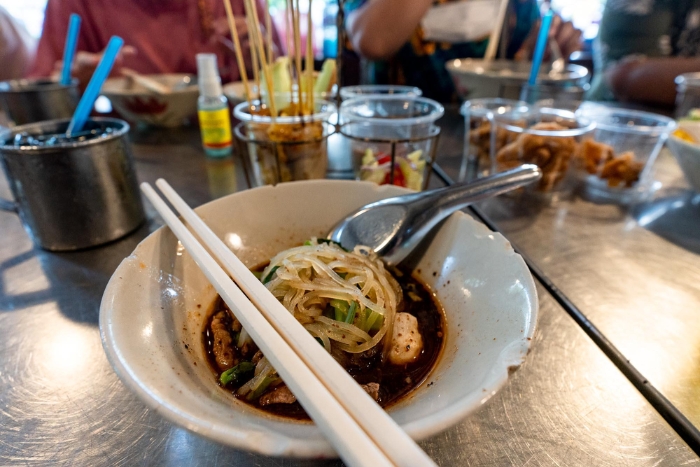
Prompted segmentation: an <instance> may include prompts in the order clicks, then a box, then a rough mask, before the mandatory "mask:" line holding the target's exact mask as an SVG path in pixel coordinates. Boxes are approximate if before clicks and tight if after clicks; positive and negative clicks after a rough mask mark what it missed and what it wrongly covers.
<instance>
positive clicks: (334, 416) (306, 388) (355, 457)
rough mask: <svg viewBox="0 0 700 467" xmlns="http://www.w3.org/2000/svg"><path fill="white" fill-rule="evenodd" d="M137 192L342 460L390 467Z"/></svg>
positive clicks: (219, 274)
mask: <svg viewBox="0 0 700 467" xmlns="http://www.w3.org/2000/svg"><path fill="white" fill-rule="evenodd" d="M141 190H142V191H143V192H144V194H145V195H146V197H147V198H148V200H149V201H150V202H151V203H152V204H153V206H154V207H155V209H156V210H157V211H158V213H159V214H160V215H161V217H162V218H163V220H164V221H165V223H166V224H168V227H170V230H172V232H173V233H174V234H175V236H176V237H177V238H178V239H179V240H180V242H182V245H183V246H184V247H185V249H186V250H187V251H188V252H189V253H190V255H191V256H192V258H193V259H194V261H195V262H196V263H197V265H198V266H199V268H200V269H201V270H202V272H203V273H204V275H205V276H206V278H207V279H208V280H209V282H210V283H211V284H212V285H213V286H214V288H215V289H216V291H217V292H218V293H219V295H221V297H222V298H223V300H224V302H226V304H227V305H228V306H229V307H230V308H231V311H233V313H234V314H235V315H236V318H238V320H239V321H240V322H241V324H242V325H243V326H244V327H246V329H247V330H248V332H249V334H250V336H251V337H252V338H253V340H254V341H255V343H256V344H257V345H258V347H259V348H260V349H261V350H262V352H263V353H264V354H265V357H267V359H268V360H269V361H270V363H271V364H272V365H273V366H274V368H275V370H277V372H278V373H279V375H280V376H281V377H282V379H283V380H284V382H285V383H286V384H287V386H289V388H290V389H291V391H292V392H293V393H294V395H295V396H296V397H297V399H298V400H299V403H300V404H301V405H302V407H304V410H306V411H307V413H308V414H309V416H310V417H311V418H312V419H313V420H314V422H316V423H317V424H318V426H319V427H320V428H321V431H322V432H323V433H324V434H325V436H326V437H327V438H328V441H330V442H331V444H332V445H333V447H334V448H335V449H336V450H337V451H338V454H339V455H340V457H341V458H342V459H343V461H345V462H346V463H347V464H348V465H351V466H375V465H376V466H394V465H395V464H394V463H392V462H391V461H390V460H389V459H388V458H387V456H386V455H385V454H384V452H383V451H382V450H381V449H380V448H379V446H378V445H377V443H376V441H375V440H373V439H372V438H370V437H369V436H368V435H367V433H366V432H365V431H364V430H363V429H362V428H360V426H359V425H358V424H357V423H356V422H355V420H354V419H353V418H352V417H351V416H350V415H349V414H348V413H347V412H346V411H345V409H344V408H343V406H342V405H341V404H340V403H339V402H338V401H337V400H336V399H335V398H334V397H333V395H332V394H331V393H330V392H329V391H328V390H327V389H326V387H325V386H324V384H323V383H322V382H321V381H320V380H319V379H318V378H317V377H316V375H315V374H314V373H313V372H312V371H311V370H310V369H309V367H308V366H307V365H306V364H305V363H304V362H303V361H302V360H301V359H300V358H299V356H298V355H297V354H296V352H295V351H294V350H292V348H291V347H290V346H289V344H287V342H285V340H284V339H282V337H281V336H280V335H279V334H278V333H277V332H276V331H275V330H274V328H273V327H272V326H271V325H270V323H269V322H268V321H267V320H266V319H265V318H264V317H263V315H262V314H260V313H259V312H258V310H257V309H256V308H255V306H254V305H253V304H252V303H251V302H250V301H249V300H248V299H247V298H246V296H245V295H244V294H243V292H241V290H240V289H239V288H238V287H237V286H236V285H235V284H234V283H233V281H231V279H230V278H229V276H228V275H227V274H226V272H225V271H224V270H223V269H221V266H219V264H218V263H217V262H216V260H214V258H212V257H211V255H210V254H209V253H208V252H207V251H206V249H205V248H204V247H203V246H202V245H201V244H200V243H199V242H198V241H197V239H196V238H195V237H194V235H192V233H190V231H189V230H188V229H187V227H185V225H184V224H183V223H182V221H180V219H178V218H177V216H176V215H175V214H174V213H173V212H172V211H171V210H170V208H169V207H168V206H167V205H166V204H165V202H164V201H163V200H162V199H161V198H160V196H158V194H157V193H156V192H155V190H154V189H153V187H151V186H150V185H149V184H147V183H143V184H142V185H141ZM316 345H318V344H316ZM404 465H408V464H404ZM414 465H415V464H414Z"/></svg>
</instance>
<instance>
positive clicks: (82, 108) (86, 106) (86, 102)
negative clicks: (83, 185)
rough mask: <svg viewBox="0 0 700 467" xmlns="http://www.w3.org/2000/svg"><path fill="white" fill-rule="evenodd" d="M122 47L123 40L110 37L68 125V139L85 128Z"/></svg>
mask: <svg viewBox="0 0 700 467" xmlns="http://www.w3.org/2000/svg"><path fill="white" fill-rule="evenodd" d="M122 45H124V39H122V38H121V37H119V36H112V38H111V39H110V40H109V43H108V44H107V48H106V49H105V51H104V54H102V59H100V63H99V64H98V65H97V69H95V72H94V73H93V74H92V78H90V82H89V83H88V85H87V88H86V89H85V92H84V93H83V97H81V98H80V102H78V107H77V108H76V109H75V112H74V113H73V118H72V119H71V121H70V124H69V125H68V130H66V136H68V137H69V138H70V136H71V134H73V133H77V132H79V131H80V130H82V129H83V126H85V122H87V120H88V117H89V116H90V111H91V110H92V106H93V105H95V100H96V99H97V96H99V95H100V89H102V85H103V84H104V82H105V80H106V79H107V76H109V72H110V71H112V66H113V65H114V61H115V60H116V59H117V55H118V54H119V50H121V48H122Z"/></svg>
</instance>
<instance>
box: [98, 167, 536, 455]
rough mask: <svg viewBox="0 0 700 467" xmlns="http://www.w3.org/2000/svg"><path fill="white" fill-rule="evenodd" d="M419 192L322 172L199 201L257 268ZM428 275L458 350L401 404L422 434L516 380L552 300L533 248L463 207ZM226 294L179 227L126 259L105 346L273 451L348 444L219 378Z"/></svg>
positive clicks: (213, 426) (152, 386)
mask: <svg viewBox="0 0 700 467" xmlns="http://www.w3.org/2000/svg"><path fill="white" fill-rule="evenodd" d="M407 192H408V191H407V190H405V189H401V188H398V187H393V186H377V185H374V184H371V183H366V182H355V181H331V180H314V181H306V182H294V183H287V184H280V185H277V186H265V187H261V188H256V189H253V190H247V191H242V192H239V193H236V194H233V195H230V196H228V197H225V198H220V199H218V200H216V201H213V202H211V203H208V204H206V205H204V206H201V207H199V208H198V209H197V212H198V213H199V214H200V215H201V216H202V218H203V219H204V220H205V221H206V222H207V223H208V224H209V225H210V226H211V228H212V229H213V230H214V232H216V233H217V234H218V235H219V236H220V237H221V238H223V239H224V240H225V242H226V243H227V244H228V245H229V246H230V247H231V248H232V249H233V250H234V251H235V253H236V254H237V255H238V256H239V257H240V258H241V259H242V260H243V262H244V263H245V264H246V265H249V266H253V265H257V264H260V263H261V262H263V261H266V260H267V259H269V258H270V257H271V256H272V255H274V254H275V253H277V252H279V251H281V250H283V249H286V248H289V247H292V246H295V245H299V244H301V243H302V242H303V241H304V240H306V239H308V238H309V237H311V236H319V235H323V234H325V233H326V232H327V231H328V230H329V229H330V228H331V227H332V226H333V225H334V224H335V223H336V222H337V221H338V220H339V219H340V218H341V217H342V216H344V215H346V214H348V213H350V212H351V211H353V210H355V209H357V208H358V207H360V206H362V205H364V204H366V203H369V202H371V201H375V200H378V199H381V198H385V197H388V196H394V195H397V194H402V193H407ZM339 194H342V195H339ZM320 200H323V201H320ZM416 273H417V274H418V275H419V276H420V277H421V278H422V279H423V280H424V281H425V282H426V283H427V284H428V285H429V286H430V287H432V288H433V290H434V291H435V292H436V294H437V296H438V298H439V300H440V302H441V303H442V305H443V306H444V308H445V312H446V321H447V323H446V340H445V348H444V349H443V352H442V355H441V357H440V358H439V361H438V363H437V366H436V368H435V369H434V370H433V372H432V373H431V374H430V375H429V376H428V378H427V380H426V381H425V382H424V383H423V384H422V385H421V386H420V387H418V388H417V389H416V390H415V391H414V392H413V393H412V394H411V395H410V396H409V397H407V398H405V399H403V400H401V401H400V402H399V403H398V404H396V405H394V406H393V407H391V408H390V410H389V413H390V414H391V416H392V417H393V418H394V419H395V420H396V421H397V422H398V423H400V424H401V426H403V428H404V429H405V430H406V431H407V432H408V433H409V434H410V435H411V436H412V437H413V438H415V439H422V438H425V437H427V436H430V435H433V434H435V433H438V432H439V431H441V430H444V429H446V428H448V427H450V426H452V425H454V424H455V423H457V422H458V421H460V420H461V419H463V418H464V417H465V416H467V415H468V414H469V413H471V412H473V411H474V410H476V409H477V408H478V407H480V406H481V405H482V404H484V403H485V402H486V401H487V400H488V399H489V398H490V397H491V396H493V395H494V394H495V393H496V391H498V389H499V388H501V387H502V386H503V385H504V384H505V383H506V380H507V379H508V375H509V374H510V373H511V372H512V371H514V370H515V369H517V368H518V367H519V366H520V365H521V364H522V363H523V361H524V359H525V356H526V355H527V353H528V349H529V346H530V340H531V338H532V335H533V332H534V329H535V322H536V318H537V307H538V305H537V294H536V291H535V285H534V283H533V280H532V277H531V276H530V274H529V272H528V270H527V267H526V266H525V263H524V262H523V260H522V258H521V257H520V256H518V255H517V254H515V253H514V252H513V249H512V248H511V246H510V244H509V243H508V242H507V241H506V240H505V239H504V238H503V237H502V236H500V235H498V234H494V233H492V232H491V231H489V230H488V229H487V228H486V227H484V226H483V225H481V224H479V223H477V222H476V221H474V220H472V219H471V218H470V217H468V216H466V215H464V214H462V213H457V214H455V215H453V216H452V217H451V218H450V219H449V220H448V221H447V222H446V223H445V224H444V225H443V227H442V229H441V230H440V232H439V233H438V234H437V236H436V238H435V239H434V241H433V242H432V246H431V247H430V248H429V249H428V251H427V252H426V254H425V255H424V257H423V259H422V260H421V261H420V263H419V265H418V266H417V268H416ZM215 297H216V293H215V291H214V290H213V288H212V287H211V285H209V284H208V283H207V281H206V280H205V278H204V276H203V274H202V273H201V272H200V271H199V269H198V268H197V266H196V265H195V264H194V263H193V261H192V259H191V258H190V256H189V255H188V254H187V252H185V251H183V249H182V248H181V247H178V242H177V240H176V239H175V237H174V236H173V234H172V233H171V232H170V230H169V229H167V228H161V229H159V230H157V231H156V232H154V233H153V234H151V235H150V236H148V237H147V238H146V239H145V240H144V241H143V242H141V244H139V246H138V247H137V248H136V250H135V251H134V253H133V254H132V255H131V256H129V257H128V258H126V259H125V260H124V261H123V262H122V264H121V265H120V266H119V267H118V268H117V270H116V272H115V273H114V275H113V276H112V278H111V280H110V282H109V284H108V285H107V289H106V290H105V293H104V297H103V299H102V304H101V307H100V331H101V335H102V341H103V345H104V348H105V352H106V353H107V357H108V358H109V361H110V362H111V364H112V366H113V367H114V369H115V371H116V372H117V374H118V375H119V376H120V378H121V379H122V381H123V382H124V384H126V386H127V387H129V389H131V390H132V391H134V392H135V393H136V394H137V395H138V396H139V397H140V398H141V399H142V400H143V401H144V402H145V403H146V404H147V405H148V406H149V407H151V408H153V409H155V410H156V411H158V412H159V413H161V414H162V415H163V416H164V417H166V418H167V419H169V420H171V421H173V422H175V423H177V424H179V425H181V426H183V427H185V428H187V429H189V430H191V431H193V432H195V433H198V434H200V435H202V436H204V437H207V438H210V439H213V440H216V441H219V442H221V443H224V444H228V445H231V446H234V447H236V448H239V449H246V450H250V451H256V452H259V453H262V454H267V455H284V456H295V457H314V458H320V457H332V456H334V455H335V453H334V451H333V449H332V447H331V446H330V444H329V443H328V442H327V441H326V440H325V439H324V437H323V436H322V434H321V433H320V432H319V430H318V429H317V428H316V426H315V425H312V424H310V423H300V422H292V421H287V420H283V419H280V418H276V417H274V416H271V415H268V414H265V413H263V412H260V411H259V410H257V409H254V408H252V407H250V406H248V405H246V404H244V403H242V402H239V401H237V400H236V399H234V398H233V396H231V395H230V394H229V393H227V392H226V391H224V390H222V389H221V388H220V387H218V386H217V384H216V378H215V377H214V375H213V373H212V371H211V370H210V368H209V367H208V365H207V361H206V359H205V356H204V350H203V344H202V330H203V327H204V320H205V315H206V312H207V309H208V308H209V306H210V304H211V303H212V302H213V301H214V299H215ZM428 383H430V384H428Z"/></svg>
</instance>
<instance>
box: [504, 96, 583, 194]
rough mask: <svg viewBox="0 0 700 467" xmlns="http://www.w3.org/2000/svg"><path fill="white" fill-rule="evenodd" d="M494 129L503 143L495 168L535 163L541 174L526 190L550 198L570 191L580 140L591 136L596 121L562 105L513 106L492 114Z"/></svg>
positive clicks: (571, 190) (573, 185)
mask: <svg viewBox="0 0 700 467" xmlns="http://www.w3.org/2000/svg"><path fill="white" fill-rule="evenodd" d="M494 122H495V128H496V132H503V138H504V141H505V145H504V146H503V147H502V148H501V149H500V150H498V151H497V152H496V154H495V157H494V166H495V168H496V170H497V171H503V170H508V169H512V168H514V167H517V166H520V165H522V164H535V165H537V166H538V167H539V168H540V170H542V178H541V179H540V181H539V182H538V183H537V184H536V185H532V186H530V187H528V188H527V191H529V192H531V193H534V194H537V195H544V196H545V197H547V198H550V199H556V198H559V197H566V196H568V195H570V194H571V193H572V192H573V189H574V187H575V180H574V177H573V176H572V173H571V170H570V169H571V167H572V166H573V165H574V162H575V159H576V157H577V155H578V152H579V148H580V146H581V144H583V143H584V142H585V140H586V139H587V138H590V136H591V134H592V132H593V129H594V128H595V124H594V123H593V122H591V121H590V120H588V119H586V118H585V117H581V116H577V115H576V114H574V113H573V112H570V111H567V110H561V109H550V108H534V109H527V110H524V111H521V110H514V111H511V112H507V113H504V114H498V115H495V116H494Z"/></svg>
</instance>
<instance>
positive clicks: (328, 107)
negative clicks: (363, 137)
mask: <svg viewBox="0 0 700 467" xmlns="http://www.w3.org/2000/svg"><path fill="white" fill-rule="evenodd" d="M278 95H284V96H286V95H291V93H275V96H278ZM259 102H260V101H259V100H257V99H256V100H255V101H253V103H249V102H248V101H246V100H244V101H243V102H241V103H240V104H237V105H236V106H235V107H234V108H233V116H234V117H236V118H237V119H238V120H240V121H242V122H246V123H248V122H254V123H268V124H271V123H272V118H271V117H269V116H260V115H253V114H251V113H250V111H249V110H248V109H249V108H250V107H251V105H256V104H255V103H257V104H258V105H259ZM314 106H315V107H316V109H318V110H317V111H316V112H315V113H314V114H312V115H304V116H303V117H298V116H294V117H279V116H278V117H277V118H276V119H275V122H276V123H284V124H294V123H302V122H309V121H312V122H328V120H329V119H330V117H331V116H332V115H333V114H334V113H336V111H337V109H336V107H335V104H333V103H332V102H330V101H327V100H325V99H315V100H314ZM234 194H235V193H234Z"/></svg>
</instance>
